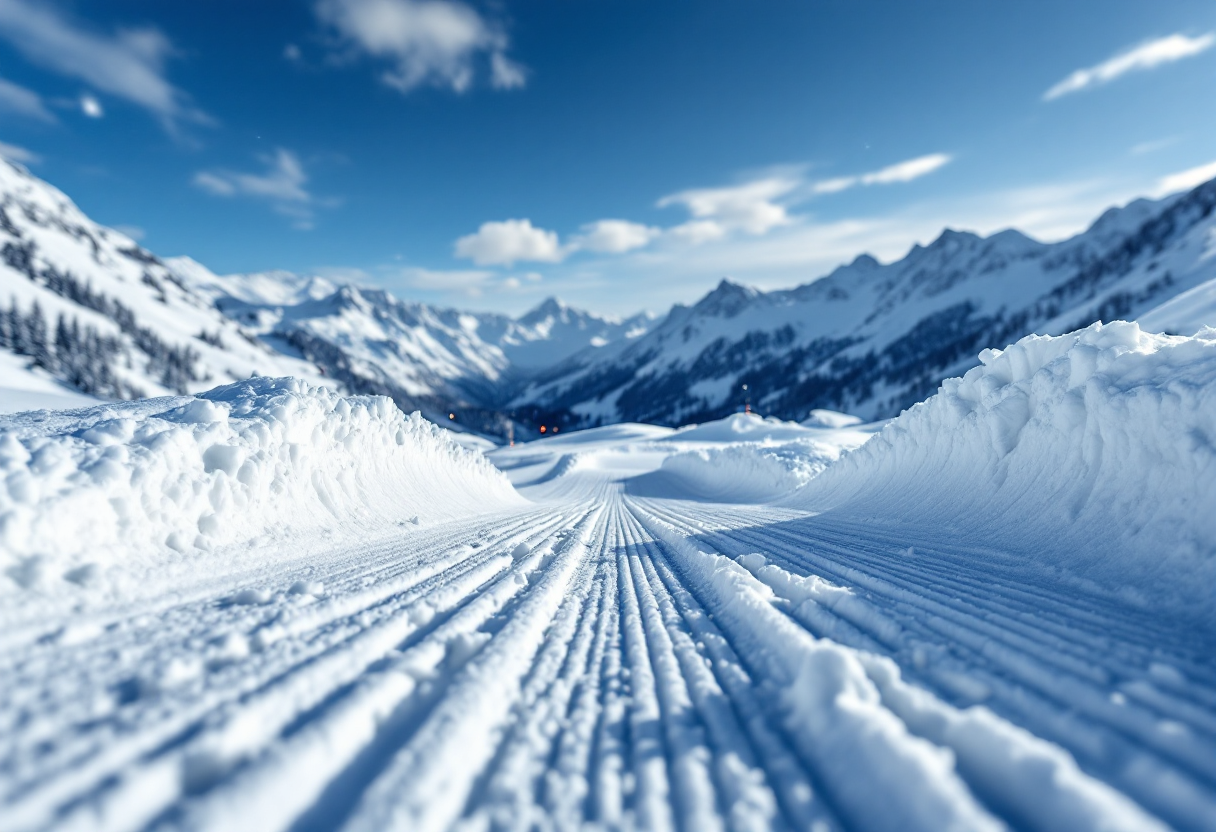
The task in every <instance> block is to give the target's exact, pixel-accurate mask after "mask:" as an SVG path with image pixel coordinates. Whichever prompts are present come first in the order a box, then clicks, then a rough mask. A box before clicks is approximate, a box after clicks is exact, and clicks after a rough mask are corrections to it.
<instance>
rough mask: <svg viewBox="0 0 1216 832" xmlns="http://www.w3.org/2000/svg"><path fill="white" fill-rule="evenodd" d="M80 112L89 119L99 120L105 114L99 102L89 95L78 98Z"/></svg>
mask: <svg viewBox="0 0 1216 832" xmlns="http://www.w3.org/2000/svg"><path fill="white" fill-rule="evenodd" d="M80 112H82V113H84V114H85V115H86V116H88V117H89V118H101V117H102V116H104V115H105V114H106V111H105V110H103V109H102V107H101V102H100V101H98V100H97V99H96V98H94V97H93V96H91V95H82V96H80Z"/></svg>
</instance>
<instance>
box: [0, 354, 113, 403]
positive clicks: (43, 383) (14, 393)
mask: <svg viewBox="0 0 1216 832" xmlns="http://www.w3.org/2000/svg"><path fill="white" fill-rule="evenodd" d="M28 363H29V362H28V360H25V359H22V358H21V357H20V356H16V355H13V354H12V353H9V352H3V351H0V414H4V413H20V412H21V411H23V410H43V409H46V410H67V409H70V408H76V407H89V406H91V405H95V404H99V403H100V402H99V400H97V399H95V398H93V397H92V396H86V395H84V394H83V393H77V392H76V391H75V390H70V389H68V388H66V387H64V386H63V385H61V384H59V383H58V382H56V381H55V380H54V379H52V378H50V377H49V376H48V375H47V374H46V373H42V372H39V371H37V370H34V369H31V368H30V367H29V366H28Z"/></svg>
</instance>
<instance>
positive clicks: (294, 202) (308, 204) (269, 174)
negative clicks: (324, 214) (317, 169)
mask: <svg viewBox="0 0 1216 832" xmlns="http://www.w3.org/2000/svg"><path fill="white" fill-rule="evenodd" d="M261 160H262V162H263V163H265V165H266V171H265V172H264V173H240V172H235V171H231V170H226V169H216V170H209V171H199V172H198V173H196V174H195V175H194V179H193V180H192V181H193V182H194V185H195V186H196V187H198V188H200V189H202V190H204V191H206V192H207V193H209V194H213V195H215V196H223V197H236V196H245V197H250V198H253V199H260V200H265V201H266V202H269V203H270V204H271V205H272V206H273V207H274V210H275V211H277V212H278V213H280V214H283V215H284V216H287V217H291V218H292V219H293V220H294V221H295V222H294V223H293V224H294V225H295V227H296V228H299V229H302V230H308V229H310V228H312V227H313V225H314V220H315V216H316V207H317V206H318V205H327V204H332V200H319V199H317V198H316V197H315V196H313V194H312V193H311V192H310V191H309V190H308V189H307V187H305V186H306V185H307V184H308V174H307V173H306V172H305V170H304V165H303V163H301V162H300V159H299V157H298V156H296V154H294V153H292V152H291V151H290V150H284V149H283V148H279V149H277V150H276V151H275V152H274V153H273V154H272V155H268V156H263V157H261Z"/></svg>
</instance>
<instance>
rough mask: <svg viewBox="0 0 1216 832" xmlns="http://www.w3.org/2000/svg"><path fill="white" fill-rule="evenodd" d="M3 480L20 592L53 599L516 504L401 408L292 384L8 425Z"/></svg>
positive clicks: (9, 554) (258, 383)
mask: <svg viewBox="0 0 1216 832" xmlns="http://www.w3.org/2000/svg"><path fill="white" fill-rule="evenodd" d="M0 471H3V475H4V481H5V483H6V487H5V488H4V489H3V490H0V570H3V571H4V573H5V574H7V575H9V576H10V577H15V581H13V582H6V583H5V587H6V589H7V590H8V591H9V592H12V591H14V590H15V589H16V588H17V587H24V588H26V589H39V590H41V591H45V592H51V593H53V592H56V591H58V590H57V589H56V587H61V586H62V583H61V582H62V581H64V580H67V581H71V580H72V577H71V576H72V575H74V574H88V575H89V576H90V578H89V583H91V584H95V583H99V582H100V581H101V579H102V578H104V579H105V581H106V582H107V583H129V582H132V581H138V580H140V579H141V577H142V576H143V575H144V573H145V572H146V571H148V570H154V569H156V568H157V566H158V565H160V564H162V563H164V562H166V561H170V562H172V561H177V562H182V561H197V560H198V559H200V558H202V559H204V560H205V559H206V558H207V557H208V553H211V552H214V551H217V550H223V551H226V552H231V551H232V550H233V548H234V547H235V546H237V544H250V543H251V542H259V541H260V542H261V543H262V544H263V545H265V544H266V543H267V542H268V541H273V542H274V543H275V544H276V545H278V546H285V545H287V541H289V540H290V539H292V538H293V537H299V536H301V535H306V534H315V533H318V532H321V531H328V532H330V533H332V530H333V529H339V530H341V532H340V533H341V534H346V535H349V534H353V533H356V530H359V531H360V532H362V533H369V532H373V531H375V530H376V529H384V528H392V527H394V526H395V525H396V524H398V523H403V522H405V521H406V520H407V519H409V518H417V517H421V518H422V521H423V522H434V521H438V520H444V519H448V518H451V517H454V516H463V515H467V514H469V513H471V512H472V513H476V512H478V511H482V510H486V509H488V508H495V507H497V508H502V507H506V506H510V505H513V504H515V503H516V502H518V498H517V497H515V494H514V492H513V491H512V490H511V488H510V486H509V484H508V483H507V481H506V479H505V478H504V477H503V476H502V475H501V474H499V473H498V472H497V471H496V470H494V469H493V468H491V467H490V466H489V464H488V463H487V462H486V461H485V460H484V458H483V457H481V455H480V454H478V453H476V452H471V451H466V450H464V449H462V448H460V447H459V446H458V445H456V444H455V443H454V442H453V441H452V438H451V434H450V433H448V432H447V431H444V430H442V429H440V428H437V427H436V426H434V425H432V424H430V423H429V422H426V421H424V420H422V419H421V418H420V417H419V416H418V415H417V414H414V415H412V416H406V415H405V414H403V413H402V412H401V411H400V410H398V409H397V407H396V406H395V405H394V404H393V403H392V401H391V400H390V399H387V398H385V397H378V396H372V397H342V396H339V395H337V394H335V393H333V392H332V391H330V390H327V389H325V388H318V387H312V386H310V385H308V384H307V383H305V382H302V381H298V380H291V379H264V378H263V379H251V380H249V381H245V382H239V383H236V384H231V385H227V386H223V387H218V388H216V389H214V390H211V391H209V392H207V393H204V394H202V395H200V396H198V397H169V398H161V399H149V400H144V401H140V402H131V403H122V404H113V405H102V406H98V407H93V408H91V409H86V410H78V411H71V412H65V413H46V412H41V413H30V414H23V415H17V416H8V417H4V418H2V419H0ZM82 570H84V571H83V572H82ZM244 597H245V596H238V598H237V599H236V602H237V603H252V601H248V600H241V599H242V598H244Z"/></svg>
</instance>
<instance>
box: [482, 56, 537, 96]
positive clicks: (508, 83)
mask: <svg viewBox="0 0 1216 832" xmlns="http://www.w3.org/2000/svg"><path fill="white" fill-rule="evenodd" d="M490 83H491V84H492V85H493V86H494V88H495V89H499V90H514V89H522V88H523V87H524V86H525V85H526V84H527V83H528V71H527V70H526V69H524V67H523V66H522V65H521V64H518V63H516V62H515V61H513V60H511V59H510V58H508V57H507V56H506V55H504V54H503V53H501V52H495V53H494V54H493V55H491V56H490Z"/></svg>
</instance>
